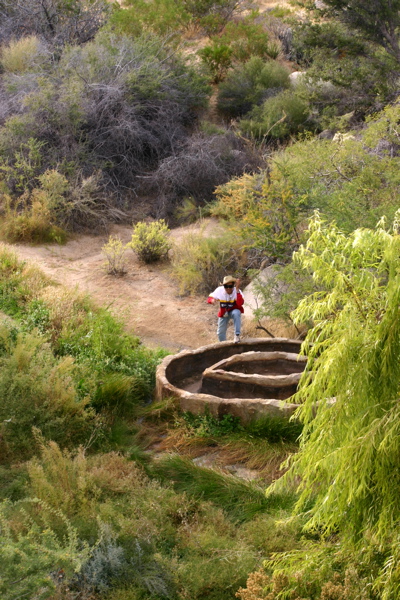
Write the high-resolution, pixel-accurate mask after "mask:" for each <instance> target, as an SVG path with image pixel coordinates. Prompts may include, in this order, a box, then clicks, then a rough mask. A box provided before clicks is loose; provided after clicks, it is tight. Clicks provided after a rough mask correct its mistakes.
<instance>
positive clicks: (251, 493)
mask: <svg viewBox="0 0 400 600" xmlns="http://www.w3.org/2000/svg"><path fill="white" fill-rule="evenodd" d="M151 473H152V474H153V476H157V477H158V478H159V479H160V480H161V481H164V482H166V481H172V482H173V485H174V489H175V490H177V491H179V492H186V493H187V494H189V495H190V496H193V497H194V498H197V499H199V500H200V499H203V500H208V501H210V502H212V503H213V504H214V505H215V506H218V507H220V508H222V509H223V510H224V511H225V513H226V514H227V515H228V516H229V517H230V518H231V519H232V520H233V521H235V522H238V523H240V522H243V521H248V520H251V519H252V518H254V516H255V515H257V514H258V513H263V512H267V511H269V510H272V509H276V508H287V507H288V506H290V505H291V503H292V501H293V498H291V497H290V496H287V497H286V496H271V497H268V498H267V497H266V496H265V492H264V489H263V488H261V487H260V486H258V485H257V484H254V483H252V482H246V481H243V480H240V479H238V478H236V477H234V476H232V475H225V474H223V473H219V472H217V471H215V470H212V469H205V468H202V467H197V466H196V465H194V464H193V462H192V461H191V460H189V459H186V458H183V457H181V456H178V455H169V456H166V457H163V458H161V459H159V460H158V461H156V462H155V463H154V465H153V466H152V468H151Z"/></svg>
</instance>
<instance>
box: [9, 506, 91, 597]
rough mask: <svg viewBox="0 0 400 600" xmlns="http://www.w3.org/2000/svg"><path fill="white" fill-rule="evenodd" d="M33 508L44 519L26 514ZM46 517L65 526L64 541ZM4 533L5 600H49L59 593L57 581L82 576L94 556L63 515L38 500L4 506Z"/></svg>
mask: <svg viewBox="0 0 400 600" xmlns="http://www.w3.org/2000/svg"><path fill="white" fill-rule="evenodd" d="M29 505H31V506H35V507H36V509H37V513H38V515H39V514H40V513H41V517H40V516H38V515H36V518H35V519H32V517H31V516H30V515H28V513H27V512H26V508H29ZM16 513H17V514H18V520H17V518H16V517H17V514H16ZM46 513H47V515H49V514H50V515H52V516H53V517H54V516H55V517H57V518H58V520H61V522H62V523H63V525H64V529H65V534H64V536H63V537H62V538H60V537H59V536H57V534H56V533H55V531H54V530H53V529H52V528H51V527H49V524H48V523H47V522H46ZM17 523H18V525H17ZM0 532H1V537H2V543H1V546H0V558H1V567H2V576H1V579H0V592H1V595H2V598H4V600H14V599H15V598H17V597H20V596H30V597H35V598H38V599H45V598H48V597H49V593H51V592H54V591H55V589H56V585H57V583H58V581H57V578H58V577H60V579H61V580H62V579H63V578H64V577H66V576H68V577H71V576H72V575H73V574H74V573H75V572H78V571H79V570H80V569H81V567H82V564H83V563H85V562H86V561H87V560H88V558H89V556H90V553H91V550H90V548H89V546H88V544H85V543H82V541H81V540H80V539H79V538H78V535H77V531H76V529H75V528H74V527H73V526H72V525H71V523H70V522H69V521H68V519H66V518H65V516H64V515H63V514H62V512H61V511H60V510H57V509H52V508H50V507H49V506H48V505H47V504H46V503H45V502H42V501H40V500H38V499H35V500H25V501H20V502H18V503H15V504H14V505H12V504H11V503H9V502H2V503H1V504H0Z"/></svg>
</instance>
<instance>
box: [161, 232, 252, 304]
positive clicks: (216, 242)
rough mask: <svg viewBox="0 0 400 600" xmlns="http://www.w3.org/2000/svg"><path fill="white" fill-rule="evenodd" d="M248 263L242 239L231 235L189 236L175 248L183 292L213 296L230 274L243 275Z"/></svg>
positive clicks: (176, 271) (175, 265)
mask: <svg viewBox="0 0 400 600" xmlns="http://www.w3.org/2000/svg"><path fill="white" fill-rule="evenodd" d="M245 262H246V261H245V252H244V251H243V244H242V243H241V240H239V239H237V238H236V239H235V238H234V237H233V236H232V235H231V234H230V233H225V234H224V235H221V236H218V237H205V236H204V235H202V234H194V233H193V234H191V233H188V234H187V235H186V236H185V237H184V239H183V240H182V242H181V243H180V244H179V245H178V244H176V245H175V246H174V248H173V255H172V268H173V274H174V276H175V278H176V279H177V281H178V283H179V287H180V291H181V293H188V294H193V293H196V292H201V293H209V292H210V291H211V290H213V289H215V287H216V285H217V284H218V282H219V281H222V279H223V277H224V275H225V274H226V273H237V272H239V273H240V272H241V271H242V270H243V269H244V266H245Z"/></svg>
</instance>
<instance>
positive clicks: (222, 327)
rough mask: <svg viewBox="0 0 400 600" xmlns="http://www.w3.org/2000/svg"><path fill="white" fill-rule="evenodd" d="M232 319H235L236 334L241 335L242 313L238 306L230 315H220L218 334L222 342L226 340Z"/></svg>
mask: <svg viewBox="0 0 400 600" xmlns="http://www.w3.org/2000/svg"><path fill="white" fill-rule="evenodd" d="M225 314H226V313H225ZM231 319H233V325H234V327H235V335H240V326H241V322H242V321H241V319H242V313H241V312H240V310H239V309H238V308H234V309H233V310H231V311H230V312H229V313H228V316H225V317H218V327H217V335H218V340H219V341H220V342H225V341H226V330H227V327H228V323H229V321H230V320H231Z"/></svg>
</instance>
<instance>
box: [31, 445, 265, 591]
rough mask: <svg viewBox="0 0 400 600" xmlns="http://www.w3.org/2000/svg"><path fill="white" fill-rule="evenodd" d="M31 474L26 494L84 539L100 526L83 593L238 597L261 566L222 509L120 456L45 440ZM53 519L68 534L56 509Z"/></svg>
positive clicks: (79, 581) (79, 582)
mask: <svg viewBox="0 0 400 600" xmlns="http://www.w3.org/2000/svg"><path fill="white" fill-rule="evenodd" d="M28 472H29V483H28V485H27V488H26V491H27V493H29V495H32V496H35V497H37V498H38V499H39V500H40V502H42V503H46V504H47V505H48V506H49V507H51V508H53V507H55V506H56V507H59V509H60V510H62V511H63V514H65V515H66V517H67V518H68V519H69V520H70V521H71V523H72V524H73V526H74V527H75V528H76V530H77V534H78V536H79V538H80V539H82V540H95V539H97V538H98V537H99V528H98V522H99V521H100V523H101V525H100V533H101V540H102V541H101V542H100V543H99V544H98V545H97V546H96V548H95V549H94V552H93V554H92V556H91V558H90V559H89V561H88V562H87V563H86V564H84V565H83V567H82V570H81V572H80V574H79V575H78V577H77V578H76V579H75V581H74V582H71V587H72V588H73V589H74V590H75V591H77V592H78V591H81V592H82V591H83V590H84V589H85V590H89V589H90V591H92V593H94V592H100V591H107V592H108V593H110V594H112V595H111V596H110V597H112V598H113V597H115V598H118V597H122V596H118V589H121V587H124V588H125V593H126V595H125V596H124V597H130V596H129V595H128V594H132V597H135V596H134V593H137V594H138V596H137V597H138V598H142V597H148V594H149V592H150V593H153V594H154V593H156V591H157V590H158V591H157V595H159V596H161V597H167V598H168V597H174V598H175V597H176V598H177V599H182V600H184V598H193V599H194V600H197V599H198V600H201V599H203V598H204V597H205V596H207V597H209V598H214V599H215V600H217V599H219V600H231V599H233V598H234V593H235V591H236V589H237V588H238V587H239V586H240V585H245V581H246V576H247V574H248V573H249V572H250V571H252V570H253V569H254V568H256V567H257V566H258V565H259V555H258V551H257V550H255V549H254V548H253V546H252V545H251V543H250V540H249V539H245V538H243V536H241V534H240V532H239V531H237V529H236V527H235V525H234V524H233V523H232V522H230V521H229V520H228V519H227V518H226V516H225V515H224V514H223V512H222V510H220V509H218V508H216V507H214V506H212V505H211V504H210V503H205V502H203V501H200V500H195V499H193V498H190V497H189V496H188V495H187V494H183V493H176V492H175V491H173V490H172V489H171V487H170V485H169V484H168V485H167V486H165V487H164V486H163V485H161V484H160V483H159V482H157V481H156V480H154V479H153V480H151V479H149V478H148V476H147V475H146V474H145V473H144V471H143V469H142V468H141V467H139V466H138V465H136V464H135V463H133V462H132V461H130V460H128V459H127V458H125V457H124V456H121V455H120V454H117V453H108V454H103V455H95V456H88V455H87V454H86V453H85V452H83V451H82V450H79V451H75V452H67V451H61V450H60V448H59V447H58V446H57V445H56V444H54V443H50V444H43V445H42V449H41V455H40V456H39V457H38V458H35V459H34V460H32V461H31V462H30V463H29V465H28ZM48 522H49V526H50V527H51V528H52V529H53V530H54V531H56V532H57V533H58V535H60V534H62V532H63V524H62V523H60V522H59V520H58V519H57V518H54V517H53V516H52V514H50V515H49V517H48ZM95 567H96V568H97V576H95V571H96V568H95ZM172 573H173V574H174V575H173V576H172ZM194 574H195V575H194ZM152 582H153V583H154V587H153V588H152V587H151V586H152ZM144 591H147V595H144V596H142V595H140V592H141V593H142V594H143V592H144ZM119 593H121V592H119ZM107 597H108V596H107Z"/></svg>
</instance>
